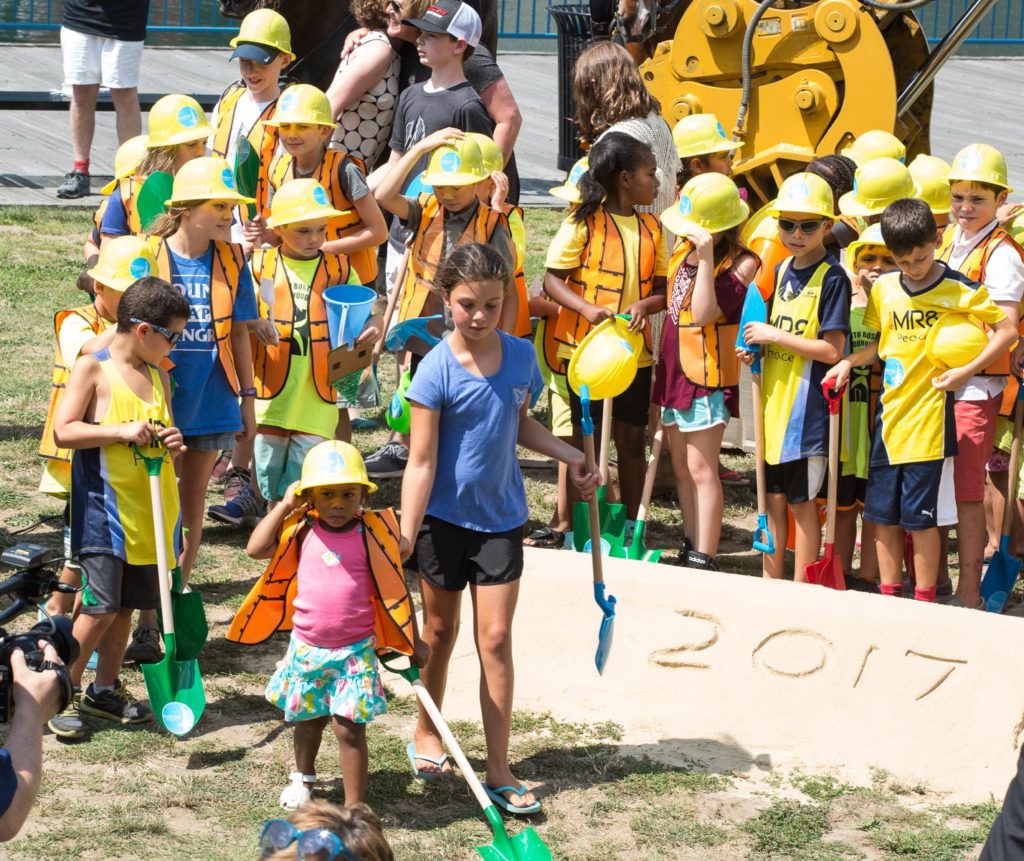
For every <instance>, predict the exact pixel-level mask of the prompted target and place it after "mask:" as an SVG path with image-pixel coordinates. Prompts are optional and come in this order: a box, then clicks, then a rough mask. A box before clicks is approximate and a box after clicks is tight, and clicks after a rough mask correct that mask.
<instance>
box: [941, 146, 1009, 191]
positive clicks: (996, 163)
mask: <svg viewBox="0 0 1024 861" xmlns="http://www.w3.org/2000/svg"><path fill="white" fill-rule="evenodd" d="M960 180H963V181H966V182H985V183H988V184H989V185H997V186H999V187H1000V188H1004V189H1006V190H1007V191H1013V189H1012V188H1010V183H1009V181H1008V180H1007V174H1006V159H1005V158H1003V154H1002V153H1001V152H999V150H997V149H996V148H995V147H993V146H989V145H988V144H982V143H978V144H971V145H970V146H968V147H964V149H962V150H960V152H958V153H957V154H956V158H954V159H953V167H952V168H950V171H949V181H950V182H951V183H953V182H958V181H960Z"/></svg>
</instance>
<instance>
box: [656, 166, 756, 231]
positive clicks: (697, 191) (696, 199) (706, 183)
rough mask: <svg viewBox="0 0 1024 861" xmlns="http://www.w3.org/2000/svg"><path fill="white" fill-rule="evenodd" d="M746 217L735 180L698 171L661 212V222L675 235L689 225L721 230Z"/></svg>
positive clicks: (740, 222) (748, 214) (746, 212)
mask: <svg viewBox="0 0 1024 861" xmlns="http://www.w3.org/2000/svg"><path fill="white" fill-rule="evenodd" d="M749 216H750V207H749V206H747V204H746V203H744V201H743V198H741V197H740V190H739V189H738V188H737V187H736V183H734V182H733V181H732V180H731V179H729V177H727V176H724V175H722V174H720V173H702V174H699V175H697V176H695V177H693V178H692V179H690V180H689V181H688V182H687V183H686V185H684V186H683V188H682V191H680V192H679V200H677V201H676V202H675V203H674V204H673V205H672V206H670V207H669V208H668V209H666V210H665V211H664V212H663V213H661V223H662V224H664V225H665V226H666V227H667V228H668V229H669V230H671V231H672V232H673V233H675V234H676V235H682V234H684V233H686V230H687V226H688V225H690V224H696V225H697V226H699V227H703V228H704V229H705V230H708V231H710V232H711V233H722V232H723V231H725V230H728V229H729V228H731V227H736V226H737V225H739V224H742V223H743V222H744V221H746V220H747V218H748V217H749Z"/></svg>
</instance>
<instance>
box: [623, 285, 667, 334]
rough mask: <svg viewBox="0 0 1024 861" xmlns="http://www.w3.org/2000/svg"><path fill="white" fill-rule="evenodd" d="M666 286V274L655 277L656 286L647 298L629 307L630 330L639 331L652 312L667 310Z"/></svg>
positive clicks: (627, 311)
mask: <svg viewBox="0 0 1024 861" xmlns="http://www.w3.org/2000/svg"><path fill="white" fill-rule="evenodd" d="M665 288H666V280H665V277H664V276H661V275H659V276H657V277H656V278H655V279H654V287H653V288H652V290H651V295H650V296H648V297H646V298H645V299H640V300H639V301H637V302H634V303H633V304H632V305H630V306H629V307H628V308H626V313H627V314H629V331H630V332H639V331H640V330H641V329H642V328H643V327H644V323H645V321H646V320H647V318H648V316H650V315H651V314H657V313H658V312H659V311H664V310H665Z"/></svg>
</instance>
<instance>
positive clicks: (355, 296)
mask: <svg viewBox="0 0 1024 861" xmlns="http://www.w3.org/2000/svg"><path fill="white" fill-rule="evenodd" d="M376 300H377V293H376V291H375V290H371V289H370V288H369V287H363V286H361V285H359V284H338V285H336V286H334V287H328V288H327V289H326V290H324V304H325V305H326V306H327V331H328V334H329V336H330V339H331V349H334V348H335V347H338V346H340V345H341V344H348V345H349V346H350V347H351V346H352V345H353V344H355V342H356V338H358V337H359V333H360V332H362V331H363V326H365V325H366V321H367V320H369V319H370V312H371V311H372V309H373V303H374V302H375V301H376Z"/></svg>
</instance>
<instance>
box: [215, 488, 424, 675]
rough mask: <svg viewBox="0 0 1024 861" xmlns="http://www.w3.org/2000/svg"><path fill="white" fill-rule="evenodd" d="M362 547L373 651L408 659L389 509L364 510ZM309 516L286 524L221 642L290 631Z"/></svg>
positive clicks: (407, 618)
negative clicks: (369, 576)
mask: <svg viewBox="0 0 1024 861" xmlns="http://www.w3.org/2000/svg"><path fill="white" fill-rule="evenodd" d="M361 520H362V523H363V545H364V546H365V547H366V556H367V558H368V560H369V562H370V573H371V574H372V575H373V584H374V592H373V632H374V636H375V637H376V638H377V651H378V653H383V652H400V653H401V654H403V655H411V654H412V647H413V640H414V637H413V623H414V619H415V612H416V611H415V609H414V608H413V605H412V598H411V597H410V596H409V590H408V588H407V587H406V585H405V578H404V576H403V575H402V561H401V557H400V556H399V554H398V539H399V531H398V518H397V517H396V516H395V512H394V510H393V509H390V508H386V509H384V510H383V511H364V512H363V514H362V515H361ZM310 525H311V523H310V515H309V514H308V513H307V512H306V511H305V510H302V509H300V510H299V511H295V512H293V513H292V514H290V515H289V516H288V518H287V520H285V522H284V525H283V527H282V529H281V535H280V537H279V538H278V543H277V550H276V551H275V552H274V557H273V559H271V560H270V564H269V565H267V568H266V570H265V571H264V572H263V575H262V576H261V577H260V579H259V580H257V581H256V584H255V585H254V586H253V587H252V589H251V590H250V591H249V594H248V595H247V596H246V598H245V600H244V601H243V602H242V606H241V607H240V608H239V609H238V612H237V613H236V614H235V618H234V619H233V620H232V622H231V625H230V627H229V628H228V632H227V634H225V638H226V639H227V640H229V641H230V642H232V643H246V644H249V645H255V644H257V643H265V642H266V641H267V640H269V639H270V637H271V636H272V635H273V634H275V633H276V632H277V631H290V630H291V629H292V613H293V611H294V601H295V591H296V588H297V585H298V584H297V582H296V577H295V575H296V574H297V573H298V568H299V551H300V549H301V547H302V539H303V536H304V535H305V533H306V529H308V528H309V527H310Z"/></svg>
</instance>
